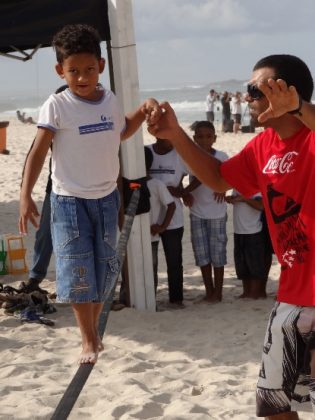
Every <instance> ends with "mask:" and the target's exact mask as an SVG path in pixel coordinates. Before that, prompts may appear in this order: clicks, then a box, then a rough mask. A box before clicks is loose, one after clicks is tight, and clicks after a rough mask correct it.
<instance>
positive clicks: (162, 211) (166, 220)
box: [144, 147, 176, 293]
mask: <svg viewBox="0 0 315 420" xmlns="http://www.w3.org/2000/svg"><path fill="white" fill-rule="evenodd" d="M144 156H145V167H146V171H147V186H148V189H149V191H150V230H151V246H152V260H153V276H154V290H155V293H156V291H157V286H158V249H159V242H160V235H161V234H162V233H163V232H165V230H166V229H167V228H168V226H169V224H170V222H171V220H172V217H173V215H174V212H175V209H176V205H175V202H174V198H173V197H172V196H171V194H170V192H169V191H168V189H167V186H166V185H165V184H164V182H162V181H160V180H159V179H157V178H152V177H151V176H150V169H151V166H152V162H153V153H152V151H151V150H150V149H149V148H148V147H145V148H144Z"/></svg>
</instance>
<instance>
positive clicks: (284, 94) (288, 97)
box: [257, 79, 299, 123]
mask: <svg viewBox="0 0 315 420" xmlns="http://www.w3.org/2000/svg"><path fill="white" fill-rule="evenodd" d="M257 87H258V89H259V90H261V91H262V93H263V94H264V95H265V96H266V98H267V99H268V101H269V107H268V108H267V109H266V111H264V112H263V113H261V114H260V115H259V117H258V121H259V122H261V123H262V122H265V121H267V120H268V119H269V118H277V117H280V116H281V115H283V114H286V113H287V112H289V111H294V110H295V109H297V108H298V106H299V95H298V93H297V91H296V89H295V87H294V86H288V85H287V84H286V82H285V81H284V80H282V79H278V80H274V79H268V80H267V82H258V83H257Z"/></svg>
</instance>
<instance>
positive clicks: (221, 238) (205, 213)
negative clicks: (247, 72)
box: [184, 121, 228, 302]
mask: <svg viewBox="0 0 315 420" xmlns="http://www.w3.org/2000/svg"><path fill="white" fill-rule="evenodd" d="M191 128H192V130H193V131H194V133H195V134H194V136H193V138H194V141H195V142H196V143H197V144H198V145H199V146H200V147H201V148H202V149H204V150H205V151H207V152H208V153H210V154H211V155H212V156H214V157H215V158H216V159H218V160H219V161H220V162H223V161H224V160H226V159H228V156H227V154H226V153H224V152H221V151H219V150H216V149H214V148H213V144H214V143H215V141H216V137H217V136H216V134H215V128H214V126H213V124H212V123H211V122H209V121H197V122H196V123H194V124H192V126H191ZM185 191H186V192H190V193H191V195H192V197H193V202H192V203H188V205H189V207H190V230H191V241H192V246H193V251H194V256H195V260H196V265H197V266H198V267H200V269H201V273H202V278H203V281H204V284H205V288H206V296H205V297H204V299H203V301H206V302H220V301H221V300H222V288H223V278H224V266H225V264H226V244H227V235H226V220H227V215H226V203H225V201H224V195H225V194H219V193H216V192H215V191H213V190H212V189H211V188H209V187H207V186H205V185H204V184H201V182H200V181H199V180H198V179H197V178H195V177H194V176H190V184H189V185H188V186H187V187H186V188H185ZM184 202H185V200H184ZM212 267H213V277H214V280H213V279H212Z"/></svg>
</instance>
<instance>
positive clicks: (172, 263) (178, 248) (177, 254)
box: [146, 138, 190, 309]
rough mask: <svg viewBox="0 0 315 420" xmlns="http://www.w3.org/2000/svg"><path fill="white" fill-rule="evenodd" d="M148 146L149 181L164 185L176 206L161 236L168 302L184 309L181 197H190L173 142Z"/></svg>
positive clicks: (182, 168) (162, 141) (159, 140)
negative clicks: (186, 192) (150, 158)
mask: <svg viewBox="0 0 315 420" xmlns="http://www.w3.org/2000/svg"><path fill="white" fill-rule="evenodd" d="M146 147H148V148H149V149H150V150H151V151H152V154H153V162H152V165H151V168H150V170H149V174H150V176H151V178H153V179H154V178H156V179H158V180H160V181H162V182H164V184H165V185H166V186H167V188H168V190H169V192H170V193H171V195H172V196H173V199H174V202H175V204H176V210H175V212H174V215H173V217H172V220H171V221H170V224H169V225H168V227H167V228H166V230H164V232H162V233H161V234H160V236H161V239H162V245H163V250H164V254H165V260H166V265H167V279H168V291H169V302H170V305H171V306H172V307H174V308H179V309H180V308H183V307H184V305H183V299H184V297H183V282H184V279H183V256H182V252H183V251H182V238H183V234H184V214H183V203H182V198H183V196H184V195H186V196H188V197H186V198H187V200H188V199H189V195H190V194H185V192H184V189H183V186H182V179H183V178H184V176H185V175H187V169H186V166H185V165H184V163H183V161H182V159H181V158H180V156H179V155H178V153H177V152H176V150H175V149H174V147H173V145H172V143H171V142H170V141H168V140H165V139H160V138H157V139H156V142H155V143H153V144H150V145H149V146H146Z"/></svg>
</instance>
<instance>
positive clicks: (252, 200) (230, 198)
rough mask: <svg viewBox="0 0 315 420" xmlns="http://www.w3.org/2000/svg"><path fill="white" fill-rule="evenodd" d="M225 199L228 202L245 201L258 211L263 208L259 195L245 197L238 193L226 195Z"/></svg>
mask: <svg viewBox="0 0 315 420" xmlns="http://www.w3.org/2000/svg"><path fill="white" fill-rule="evenodd" d="M225 201H227V202H228V203H230V204H235V203H246V204H248V205H249V206H250V207H252V208H253V209H255V210H258V211H262V210H263V209H264V204H263V201H262V199H261V197H256V198H246V197H243V196H242V195H239V194H238V195H230V196H228V197H226V198H225Z"/></svg>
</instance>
